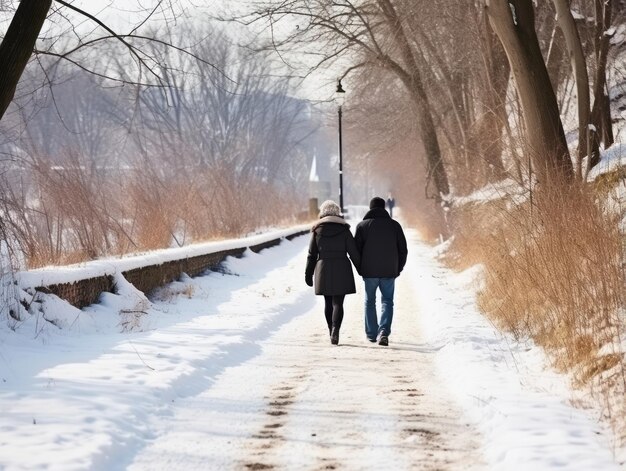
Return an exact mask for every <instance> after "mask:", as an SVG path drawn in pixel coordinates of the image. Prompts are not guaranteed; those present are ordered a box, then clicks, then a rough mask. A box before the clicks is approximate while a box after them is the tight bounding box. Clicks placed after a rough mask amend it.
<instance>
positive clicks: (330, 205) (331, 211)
mask: <svg viewBox="0 0 626 471" xmlns="http://www.w3.org/2000/svg"><path fill="white" fill-rule="evenodd" d="M326 216H341V208H340V207H339V205H338V204H337V203H335V202H334V201H333V200H326V201H324V202H323V203H322V205H321V206H320V217H321V218H323V217H326Z"/></svg>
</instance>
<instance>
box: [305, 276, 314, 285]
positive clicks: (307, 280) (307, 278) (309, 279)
mask: <svg viewBox="0 0 626 471" xmlns="http://www.w3.org/2000/svg"><path fill="white" fill-rule="evenodd" d="M304 282H305V283H306V284H307V285H308V286H313V275H304Z"/></svg>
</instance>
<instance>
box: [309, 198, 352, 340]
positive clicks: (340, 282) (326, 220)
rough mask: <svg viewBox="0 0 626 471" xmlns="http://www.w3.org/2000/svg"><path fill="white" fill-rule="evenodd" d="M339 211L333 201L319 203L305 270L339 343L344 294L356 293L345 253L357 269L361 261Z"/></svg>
mask: <svg viewBox="0 0 626 471" xmlns="http://www.w3.org/2000/svg"><path fill="white" fill-rule="evenodd" d="M340 214H341V209H340V208H339V206H338V205H337V203H335V202H334V201H330V200H328V201H324V202H323V203H322V206H321V207H320V220H319V221H318V222H317V223H316V224H315V225H314V226H313V228H312V229H311V232H312V234H311V243H310V244H309V255H308V257H307V264H306V272H305V281H306V284H307V285H309V286H313V274H314V273H315V294H318V295H324V301H325V307H324V314H325V315H326V323H327V324H328V331H329V333H330V343H332V344H333V345H337V344H338V343H339V329H340V328H341V321H342V320H343V300H344V297H345V295H346V294H351V293H356V288H355V285H354V276H353V274H352V267H351V266H350V261H349V260H348V256H347V255H346V254H348V255H350V259H351V260H352V263H353V264H354V267H355V268H356V269H357V271H358V270H359V267H360V264H361V256H360V255H359V252H358V251H357V249H356V244H355V243H354V238H353V237H352V233H351V232H350V225H349V224H348V223H347V222H346V221H345V220H344V219H343V218H342V217H341V216H340Z"/></svg>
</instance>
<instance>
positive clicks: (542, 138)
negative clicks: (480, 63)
mask: <svg viewBox="0 0 626 471" xmlns="http://www.w3.org/2000/svg"><path fill="white" fill-rule="evenodd" d="M487 14H488V15H489V19H490V21H491V25H492V26H493V29H494V31H495V32H496V34H497V35H498V37H499V38H500V41H501V42H502V45H503V46H504V50H505V51H506V54H507V57H508V59H509V64H510V65H511V70H512V71H513V76H514V78H515V83H516V87H517V90H518V94H519V97H520V101H521V103H522V112H523V115H524V123H525V125H526V134H527V139H528V143H527V145H528V151H529V152H530V154H531V158H532V161H533V166H534V170H535V173H536V174H537V177H538V178H539V180H540V181H542V182H552V181H554V180H557V181H560V180H565V181H569V180H570V179H571V178H572V176H573V167H572V162H571V160H570V156H569V150H568V148H567V142H566V140H565V133H564V132H563V125H562V123H561V117H560V115H559V108H558V105H557V101H556V96H555V94H554V90H553V88H552V84H551V83H550V77H549V76H548V71H547V69H546V65H545V63H544V61H543V57H542V55H541V49H540V48H539V41H538V40H537V34H536V32H535V21H534V10H533V4H532V0H509V1H507V0H489V2H488V4H487Z"/></svg>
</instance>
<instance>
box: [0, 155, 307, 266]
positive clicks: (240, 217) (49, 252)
mask: <svg viewBox="0 0 626 471" xmlns="http://www.w3.org/2000/svg"><path fill="white" fill-rule="evenodd" d="M31 168H32V180H31V181H30V182H29V187H21V188H20V189H19V191H16V190H15V188H14V187H12V186H11V185H9V184H8V182H4V184H3V188H2V192H1V193H2V198H1V199H0V213H1V214H2V215H3V223H4V227H5V228H6V231H7V232H8V233H9V240H11V241H13V245H15V246H16V247H15V252H16V253H21V258H22V260H23V261H21V263H20V265H21V266H26V267H28V268H36V267H40V266H45V265H62V264H69V263H75V262H80V261H86V260H91V259H95V258H99V257H105V256H111V255H121V254H127V253H132V252H138V251H145V250H153V249H159V248H167V247H172V246H183V245H187V244H190V243H194V242H200V241H205V240H214V239H221V238H228V237H237V236H240V235H245V234H247V233H249V232H251V231H253V230H255V229H257V228H260V227H267V226H273V225H281V224H283V225H284V224H292V223H293V222H294V221H295V220H296V217H295V215H296V214H298V213H299V212H300V211H301V209H302V208H304V207H306V203H305V202H304V201H302V202H301V203H299V201H298V199H297V198H296V197H294V195H291V194H286V193H284V192H281V191H280V190H278V189H277V188H275V187H273V186H272V185H270V184H267V183H265V182H262V181H259V180H254V179H245V178H238V177H236V176H235V174H234V173H233V171H231V170H227V169H209V168H193V169H191V170H188V171H185V170H184V169H181V170H180V171H177V172H175V173H167V172H162V171H161V169H150V168H149V167H143V168H142V170H141V172H139V171H137V172H133V171H132V170H127V171H117V172H115V171H113V172H102V171H101V170H97V169H94V168H91V167H89V166H87V165H85V164H84V162H82V161H81V160H80V158H78V157H75V156H72V155H71V154H70V155H69V156H68V158H67V161H66V162H64V164H63V165H62V166H58V167H50V165H49V164H48V163H47V162H45V161H43V160H42V161H41V162H35V163H34V164H33V165H32V167H31ZM18 258H20V257H18Z"/></svg>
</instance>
